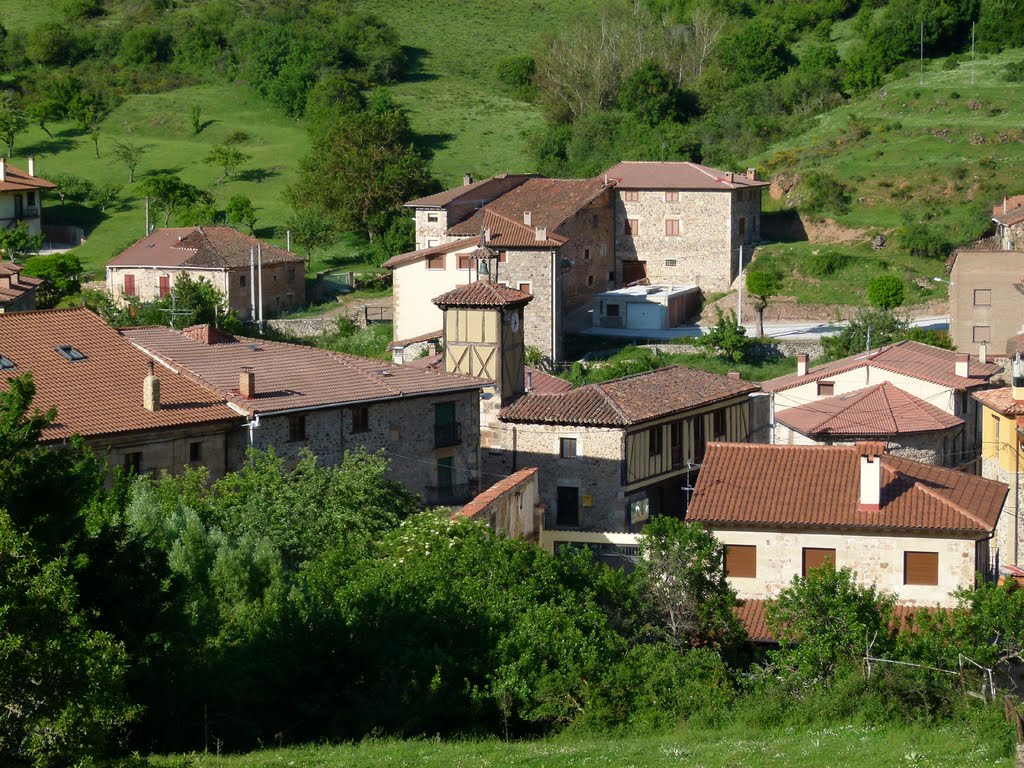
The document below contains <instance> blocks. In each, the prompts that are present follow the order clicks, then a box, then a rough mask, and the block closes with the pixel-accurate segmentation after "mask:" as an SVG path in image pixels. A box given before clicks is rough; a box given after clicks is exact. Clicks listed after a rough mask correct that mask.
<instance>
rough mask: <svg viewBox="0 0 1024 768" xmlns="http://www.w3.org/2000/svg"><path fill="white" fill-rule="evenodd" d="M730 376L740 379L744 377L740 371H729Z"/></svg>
mask: <svg viewBox="0 0 1024 768" xmlns="http://www.w3.org/2000/svg"><path fill="white" fill-rule="evenodd" d="M729 378H730V379H736V381H740V380H741V379H742V378H743V375H742V374H741V373H740V372H739V371H729Z"/></svg>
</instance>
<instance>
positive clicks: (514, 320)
mask: <svg viewBox="0 0 1024 768" xmlns="http://www.w3.org/2000/svg"><path fill="white" fill-rule="evenodd" d="M508 324H509V325H510V326H512V333H519V313H518V312H513V313H512V317H511V318H509V321H508Z"/></svg>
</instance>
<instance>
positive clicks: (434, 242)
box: [427, 240, 437, 248]
mask: <svg viewBox="0 0 1024 768" xmlns="http://www.w3.org/2000/svg"><path fill="white" fill-rule="evenodd" d="M436 247H437V240H427V248H436Z"/></svg>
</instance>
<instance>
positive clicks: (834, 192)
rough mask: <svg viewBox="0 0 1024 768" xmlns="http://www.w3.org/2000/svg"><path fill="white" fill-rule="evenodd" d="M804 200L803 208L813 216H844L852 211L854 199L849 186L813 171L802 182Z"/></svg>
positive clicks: (825, 174) (827, 175) (832, 177)
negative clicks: (830, 214) (851, 205)
mask: <svg viewBox="0 0 1024 768" xmlns="http://www.w3.org/2000/svg"><path fill="white" fill-rule="evenodd" d="M801 185H802V186H803V192H804V199H803V206H802V207H803V208H804V210H806V211H807V212H808V213H809V214H811V216H814V217H819V216H823V215H824V214H825V213H832V214H844V213H846V212H847V211H849V210H850V201H851V200H852V198H853V194H852V191H851V189H850V187H849V185H847V184H844V183H843V182H841V181H839V180H838V179H836V178H835V177H834V176H831V175H829V174H827V173H823V172H821V171H811V172H809V173H808V174H807V175H806V176H804V178H803V181H802V182H801Z"/></svg>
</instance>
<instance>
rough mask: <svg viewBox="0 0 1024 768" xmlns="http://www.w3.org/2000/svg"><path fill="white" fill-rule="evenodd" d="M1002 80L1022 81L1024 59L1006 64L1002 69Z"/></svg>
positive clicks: (1023, 78)
mask: <svg viewBox="0 0 1024 768" xmlns="http://www.w3.org/2000/svg"><path fill="white" fill-rule="evenodd" d="M1003 80H1005V81H1006V82H1008V83H1024V59H1022V60H1021V61H1011V62H1010V63H1009V64H1007V65H1006V69H1004V70H1003Z"/></svg>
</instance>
